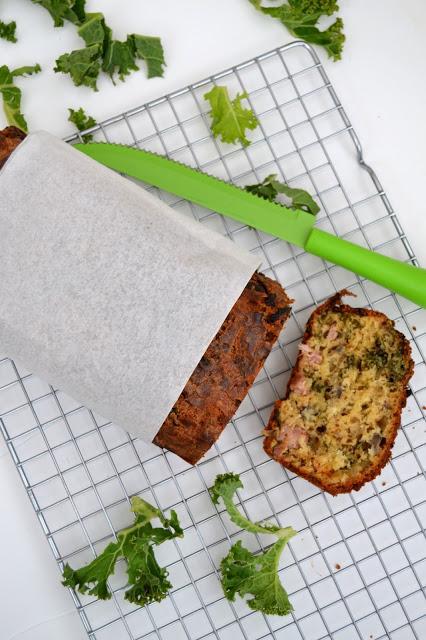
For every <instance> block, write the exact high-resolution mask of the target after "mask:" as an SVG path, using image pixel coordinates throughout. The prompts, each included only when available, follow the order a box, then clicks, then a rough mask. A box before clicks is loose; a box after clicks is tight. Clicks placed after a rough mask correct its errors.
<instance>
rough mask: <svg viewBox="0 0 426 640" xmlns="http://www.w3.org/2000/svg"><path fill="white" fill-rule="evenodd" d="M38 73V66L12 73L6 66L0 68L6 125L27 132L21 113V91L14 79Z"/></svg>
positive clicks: (0, 87) (0, 85)
mask: <svg viewBox="0 0 426 640" xmlns="http://www.w3.org/2000/svg"><path fill="white" fill-rule="evenodd" d="M40 71H41V67H40V65H39V64H36V65H34V66H32V67H30V66H25V67H19V68H18V69H14V70H13V71H11V70H10V69H9V67H7V66H6V65H3V66H0V94H1V95H2V98H3V109H4V113H5V115H6V120H7V123H8V124H9V125H12V126H15V127H18V129H21V130H22V131H28V125H27V121H26V120H25V117H24V115H23V114H22V113H21V101H22V91H21V89H20V88H19V87H17V86H16V85H15V83H14V79H15V78H18V77H20V76H30V75H33V74H34V73H39V72H40Z"/></svg>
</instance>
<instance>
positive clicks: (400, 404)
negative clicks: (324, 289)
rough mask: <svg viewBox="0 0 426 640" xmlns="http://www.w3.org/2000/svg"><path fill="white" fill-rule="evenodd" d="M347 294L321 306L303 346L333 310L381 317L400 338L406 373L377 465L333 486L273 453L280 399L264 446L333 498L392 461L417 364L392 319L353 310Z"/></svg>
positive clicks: (295, 375)
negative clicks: (319, 319) (345, 299)
mask: <svg viewBox="0 0 426 640" xmlns="http://www.w3.org/2000/svg"><path fill="white" fill-rule="evenodd" d="M344 295H352V296H353V295H354V294H353V293H351V292H349V291H347V290H346V289H345V290H342V291H340V292H338V293H336V294H335V295H334V296H332V297H331V298H330V299H328V300H327V301H326V302H324V303H323V304H322V305H320V306H319V307H318V308H317V309H316V310H315V311H314V312H313V313H312V315H311V316H310V318H309V320H308V323H307V326H306V330H305V333H304V336H303V340H302V344H306V343H307V341H308V340H309V338H311V336H312V330H313V325H314V321H315V318H317V317H318V316H320V315H321V314H324V313H325V312H327V311H328V310H334V311H335V310H338V311H340V312H343V313H345V314H352V315H354V316H360V317H365V316H370V317H376V318H379V319H380V320H381V321H383V322H384V323H386V324H387V326H388V328H389V330H392V331H394V332H395V334H397V335H398V336H399V338H400V341H401V357H402V360H403V361H404V363H405V373H404V375H403V377H402V378H401V379H400V380H399V381H398V395H397V399H396V401H395V404H394V406H393V407H392V408H393V416H392V419H391V421H390V424H389V425H387V429H388V430H387V435H388V437H387V438H386V443H385V445H384V446H383V447H381V448H380V449H379V451H378V454H377V456H376V457H375V459H374V463H372V464H371V466H369V467H368V468H366V469H363V470H362V471H361V472H358V473H356V474H354V475H352V476H350V477H348V478H347V479H346V480H345V482H340V483H332V482H329V481H327V480H326V479H324V476H323V477H322V478H319V477H318V475H317V474H315V473H307V472H305V471H304V470H303V469H301V468H300V467H299V466H298V464H295V463H294V462H290V461H289V460H288V459H287V458H286V455H285V453H284V454H281V455H277V454H276V453H274V449H275V451H276V445H277V440H276V439H275V438H274V434H276V433H277V431H279V429H280V421H279V414H280V408H281V405H282V402H283V401H281V400H278V401H277V402H276V403H275V407H274V410H273V412H272V415H271V417H270V420H269V423H268V425H267V427H266V429H265V431H264V433H265V436H266V437H265V439H264V443H263V446H264V450H265V452H266V453H267V454H268V455H269V456H271V458H274V459H275V460H277V461H278V462H280V463H281V464H282V465H283V466H285V467H286V468H287V469H289V470H290V471H293V472H294V473H296V474H297V475H299V476H301V477H303V478H305V479H306V480H309V482H312V484H314V485H316V486H317V487H319V488H320V489H323V490H324V491H327V492H328V493H330V494H332V495H337V494H338V493H347V492H349V491H352V490H359V489H360V488H361V487H362V486H363V485H364V484H365V483H366V482H369V481H370V480H373V479H374V478H375V477H377V476H378V475H379V473H380V471H381V470H382V469H383V467H384V466H385V465H386V463H387V462H388V461H389V459H390V457H391V452H392V447H393V445H394V442H395V438H396V435H397V431H398V428H399V426H400V422H401V411H402V409H403V408H404V406H405V404H406V401H407V384H408V381H409V380H410V378H411V376H412V374H413V371H414V363H413V360H412V358H411V347H410V344H409V342H408V340H407V339H406V338H405V336H404V335H403V334H402V333H400V332H399V331H396V329H395V328H394V326H395V323H394V322H393V321H392V320H390V319H389V318H387V317H386V316H385V315H384V314H383V313H380V312H379V311H374V310H371V309H363V308H354V307H351V306H349V305H346V304H343V303H342V301H341V297H342V296H344ZM302 357H303V352H302V351H299V355H298V358H297V361H296V364H295V366H294V368H293V371H292V374H291V377H290V380H289V381H288V385H287V391H286V395H285V398H284V400H287V399H288V398H289V396H290V394H291V392H292V389H293V388H294V386H295V383H296V381H297V379H298V376H299V375H300V373H301V361H302ZM313 455H314V454H313Z"/></svg>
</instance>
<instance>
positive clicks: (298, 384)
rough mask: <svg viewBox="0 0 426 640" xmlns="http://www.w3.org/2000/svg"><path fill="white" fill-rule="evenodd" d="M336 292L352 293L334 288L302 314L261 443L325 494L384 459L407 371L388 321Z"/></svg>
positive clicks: (357, 484)
mask: <svg viewBox="0 0 426 640" xmlns="http://www.w3.org/2000/svg"><path fill="white" fill-rule="evenodd" d="M343 295H353V294H351V293H350V292H349V291H346V290H343V291H341V292H340V293H337V294H336V295H334V296H333V297H332V298H330V299H329V300H327V301H326V302H325V303H323V304H322V305H321V306H320V307H318V308H317V309H316V310H315V311H314V312H313V314H312V315H311V317H310V318H309V321H308V324H307V327H306V331H305V335H304V337H303V341H302V343H301V345H300V346H299V349H300V351H299V355H298V358H297V362H296V365H295V367H294V369H293V372H292V375H291V378H290V380H289V383H288V386H287V393H286V397H285V399H284V400H283V401H279V402H277V403H276V405H275V409H274V411H273V414H272V416H271V418H270V421H269V424H268V426H267V428H266V429H265V436H266V437H265V440H264V449H265V451H266V453H268V454H269V455H270V456H271V457H272V458H274V459H275V460H277V461H278V462H280V463H281V464H283V465H284V466H285V467H287V469H290V470H291V471H293V472H294V473H297V474H298V475H300V476H302V477H303V478H306V480H309V481H310V482H312V483H313V484H315V485H317V486H318V487H320V488H321V489H324V491H328V492H329V493H331V494H333V495H335V494H338V493H346V492H348V491H351V490H353V489H360V488H361V487H362V486H363V485H364V484H365V483H366V482H367V481H369V480H372V479H373V478H375V477H376V476H377V475H378V474H379V473H380V470H381V469H382V468H383V467H384V465H385V464H386V462H387V461H388V460H389V458H390V455H391V449H392V446H393V443H394V441H395V437H396V433H397V430H398V427H399V424H400V420H401V410H402V408H403V407H404V406H405V403H406V396H407V392H406V387H407V383H408V381H409V379H410V377H411V375H412V373H413V368H414V365H413V361H412V359H411V348H410V344H409V342H408V340H407V339H406V338H405V337H404V335H403V334H402V333H400V332H399V331H397V330H396V329H395V327H394V322H393V321H392V320H390V319H389V318H387V317H386V316H385V315H384V314H383V313H380V312H378V311H371V310H369V309H358V308H353V307H350V306H349V305H346V304H343V303H342V300H341V298H342V296H343Z"/></svg>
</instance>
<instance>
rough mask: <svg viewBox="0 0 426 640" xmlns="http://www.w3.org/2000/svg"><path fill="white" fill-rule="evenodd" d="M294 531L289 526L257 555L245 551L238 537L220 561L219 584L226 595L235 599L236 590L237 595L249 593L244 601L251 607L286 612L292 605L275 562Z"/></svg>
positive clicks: (278, 614) (267, 611)
mask: <svg viewBox="0 0 426 640" xmlns="http://www.w3.org/2000/svg"><path fill="white" fill-rule="evenodd" d="M295 534H296V532H295V531H293V530H291V531H290V532H289V533H288V536H287V537H286V538H279V540H277V542H276V543H275V544H273V545H272V547H269V549H267V551H264V552H263V553H262V554H260V555H254V554H253V553H251V551H248V550H247V549H246V548H245V547H243V545H242V544H241V540H238V542H236V543H235V544H234V545H233V546H232V547H231V549H230V551H229V553H228V555H227V556H226V557H225V558H223V560H222V562H221V565H220V570H221V574H222V587H223V591H224V593H225V596H226V597H227V599H228V600H231V601H233V600H235V596H236V594H237V593H238V594H239V595H240V596H241V597H244V596H251V597H248V598H247V599H246V602H247V604H248V606H249V607H250V609H254V610H255V611H262V612H263V613H266V614H271V615H276V616H286V615H287V614H288V613H290V612H291V611H292V610H293V607H292V605H291V603H290V601H289V599H288V595H287V592H286V590H285V589H284V587H283V586H282V584H281V582H280V578H279V575H278V565H279V561H280V557H281V553H282V552H283V549H284V547H285V546H286V544H287V541H288V540H289V539H290V538H291V537H292V536H294V535H295Z"/></svg>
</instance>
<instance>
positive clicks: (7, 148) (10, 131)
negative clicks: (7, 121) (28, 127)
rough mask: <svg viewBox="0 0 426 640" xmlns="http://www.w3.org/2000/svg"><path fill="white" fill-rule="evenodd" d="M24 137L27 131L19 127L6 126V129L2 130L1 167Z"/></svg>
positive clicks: (0, 143) (0, 142)
mask: <svg viewBox="0 0 426 640" xmlns="http://www.w3.org/2000/svg"><path fill="white" fill-rule="evenodd" d="M24 138H25V133H24V132H23V131H21V129H18V127H6V129H3V131H0V169H1V168H2V166H3V165H4V163H5V162H6V160H7V159H8V157H9V156H10V154H11V153H12V151H13V150H14V149H16V147H17V146H18V144H19V143H20V142H22V140H23V139H24Z"/></svg>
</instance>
